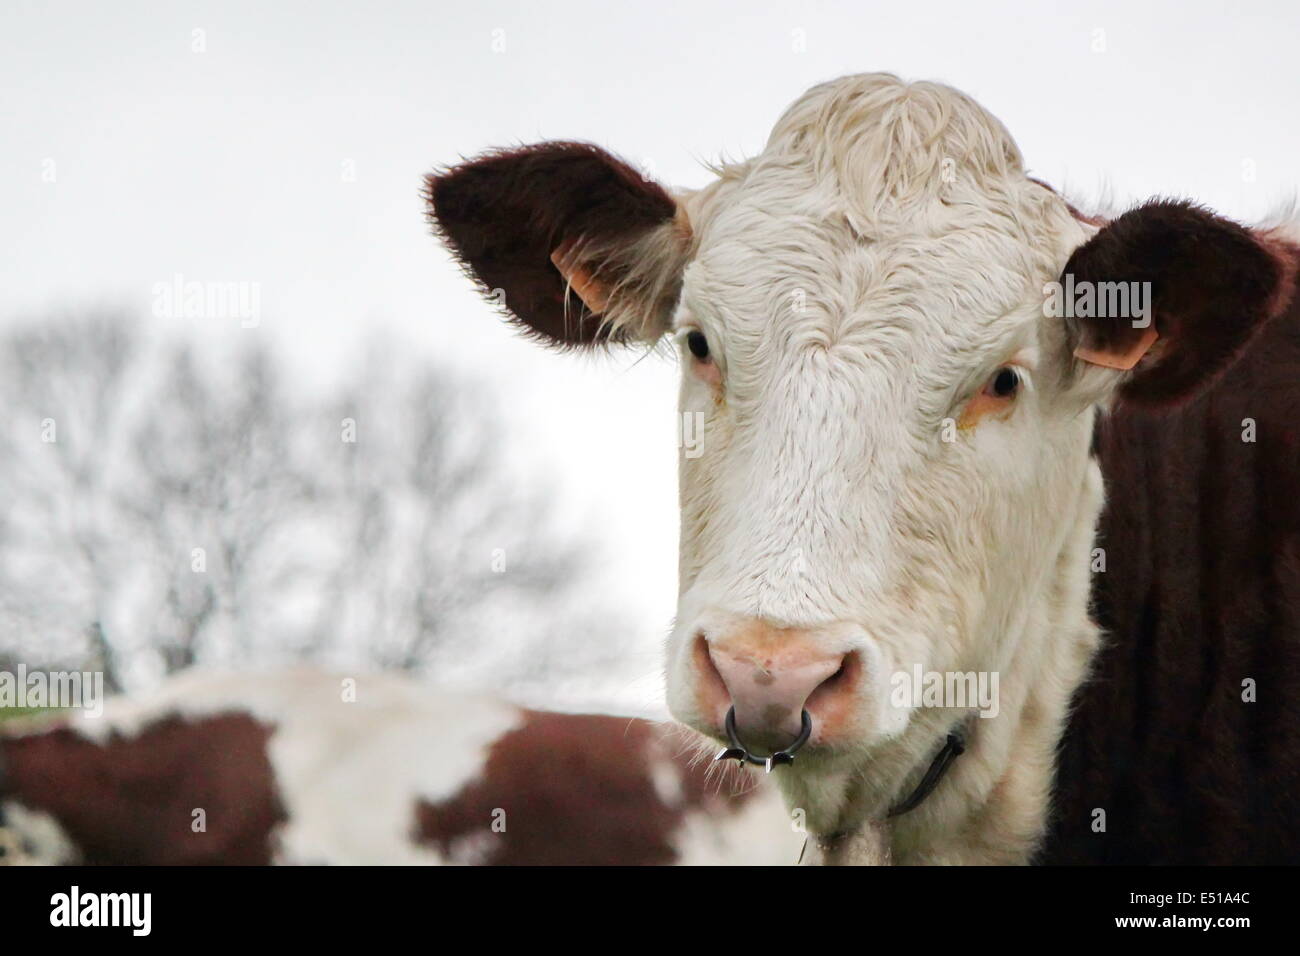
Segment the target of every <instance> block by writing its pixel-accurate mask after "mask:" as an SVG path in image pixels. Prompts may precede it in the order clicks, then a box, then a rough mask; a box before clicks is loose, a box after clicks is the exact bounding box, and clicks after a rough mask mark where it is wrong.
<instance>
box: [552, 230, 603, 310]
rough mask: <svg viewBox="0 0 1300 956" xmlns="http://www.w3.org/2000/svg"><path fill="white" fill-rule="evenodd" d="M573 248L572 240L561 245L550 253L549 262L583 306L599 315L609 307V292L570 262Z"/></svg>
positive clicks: (586, 272)
mask: <svg viewBox="0 0 1300 956" xmlns="http://www.w3.org/2000/svg"><path fill="white" fill-rule="evenodd" d="M573 246H574V243H573V241H572V240H569V241H567V242H564V243H561V245H560V247H559V248H558V249H555V250H554V251H552V252H551V262H552V264H554V266H555V268H557V269H559V270H560V275H562V276H564V281H565V282H567V283H569V285H570V286H571V287H572V288H573V291H574V292H576V293H578V298H579V299H581V300H582V301H583V304H584V305H586V307H587V308H589V309H591V311H592V312H595V313H596V314H597V315H599V314H600V313H602V312H604V311H605V309H606V308H607V307H608V306H609V291H608V290H607V289H606V288H605V286H604V285H603V284H602V283H599V282H597V281H596V280H595V279H593V278H592V277H591V273H590V272H588V271H587V269H586V268H585V267H583V266H580V265H578V264H577V263H576V262H574V261H572V253H573Z"/></svg>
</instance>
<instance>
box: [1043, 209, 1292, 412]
mask: <svg viewBox="0 0 1300 956" xmlns="http://www.w3.org/2000/svg"><path fill="white" fill-rule="evenodd" d="M1296 265H1297V249H1296V247H1294V246H1291V245H1290V244H1288V243H1285V242H1283V241H1282V240H1280V239H1278V238H1276V237H1273V236H1270V235H1268V234H1263V233H1258V232H1254V231H1252V230H1250V229H1247V228H1245V227H1244V226H1241V225H1239V224H1237V223H1235V222H1232V221H1230V220H1227V219H1224V218H1222V217H1221V216H1216V215H1215V214H1213V213H1211V212H1209V211H1208V210H1205V209H1202V208H1200V207H1198V206H1195V205H1193V204H1191V203H1187V202H1172V201H1154V202H1149V203H1147V204H1145V205H1143V206H1139V207H1138V208H1136V209H1132V210H1130V211H1129V212H1126V213H1124V215H1122V216H1120V217H1119V218H1117V219H1114V220H1112V221H1111V222H1110V223H1108V224H1107V225H1105V226H1104V227H1102V229H1101V230H1100V231H1099V232H1098V233H1097V234H1096V235H1094V236H1093V237H1092V238H1091V239H1089V240H1088V241H1087V242H1085V243H1084V244H1083V245H1082V246H1080V247H1079V248H1078V249H1076V250H1075V251H1074V254H1073V255H1072V256H1070V259H1069V261H1068V262H1067V263H1066V265H1065V269H1064V271H1063V273H1062V276H1061V281H1060V288H1059V290H1058V292H1060V293H1061V301H1060V303H1059V304H1060V305H1062V306H1063V317H1064V321H1065V323H1066V328H1067V330H1068V333H1069V336H1068V339H1069V346H1070V348H1071V349H1072V350H1073V354H1074V360H1075V361H1076V362H1077V363H1082V364H1081V365H1079V366H1076V367H1078V368H1080V370H1087V369H1089V368H1093V369H1096V368H1101V369H1110V370H1114V371H1113V372H1112V373H1111V375H1112V376H1114V377H1113V379H1112V381H1111V382H1110V387H1109V388H1108V391H1111V392H1112V393H1113V394H1118V396H1119V397H1120V398H1121V399H1123V400H1124V401H1126V402H1130V403H1133V404H1143V405H1167V404H1173V403H1177V402H1181V401H1184V400H1186V399H1188V398H1190V397H1192V396H1193V395H1195V394H1196V392H1197V391H1198V390H1199V389H1200V388H1202V387H1203V386H1204V385H1206V384H1208V383H1209V382H1210V381H1212V380H1213V379H1214V378H1215V377H1216V376H1217V375H1219V374H1220V373H1221V372H1223V371H1224V369H1226V368H1227V367H1228V366H1229V365H1231V364H1232V362H1233V361H1234V360H1235V359H1236V358H1237V357H1238V356H1239V355H1241V353H1242V351H1243V350H1244V349H1245V348H1246V347H1247V346H1248V345H1249V344H1250V342H1251V340H1252V339H1253V338H1254V336H1255V335H1256V334H1257V333H1258V332H1259V331H1260V330H1261V329H1262V328H1263V327H1264V325H1265V324H1266V323H1267V322H1268V321H1269V320H1270V319H1272V318H1273V317H1275V316H1276V315H1278V314H1279V313H1280V312H1282V311H1283V310H1284V309H1285V308H1286V306H1287V304H1288V303H1289V302H1290V300H1291V297H1292V294H1293V293H1294V291H1295V281H1296ZM1116 304H1119V305H1120V306H1121V307H1120V308H1118V309H1117V308H1115V306H1116ZM1116 313H1121V314H1116ZM1058 314H1060V313H1058ZM1108 377H1109V376H1108Z"/></svg>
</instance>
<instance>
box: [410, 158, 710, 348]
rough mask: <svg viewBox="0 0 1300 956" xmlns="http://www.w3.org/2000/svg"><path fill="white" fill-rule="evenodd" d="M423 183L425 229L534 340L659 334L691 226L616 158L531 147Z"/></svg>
mask: <svg viewBox="0 0 1300 956" xmlns="http://www.w3.org/2000/svg"><path fill="white" fill-rule="evenodd" d="M425 183H426V191H425V196H426V199H427V201H428V214H429V219H430V221H431V222H432V224H433V226H434V229H435V231H436V232H437V233H438V235H439V236H440V237H441V238H442V240H443V242H445V243H446V245H447V246H448V247H449V248H450V249H451V251H452V253H453V254H454V255H455V256H456V258H457V259H458V260H460V263H461V265H462V266H463V267H464V269H465V271H466V273H467V274H468V275H469V276H470V277H471V278H473V279H474V280H475V282H476V283H477V285H478V287H479V289H480V291H481V292H482V293H483V294H484V295H485V296H486V297H487V298H489V299H490V300H492V301H493V302H495V303H496V304H497V305H499V306H501V307H503V308H504V309H505V311H506V313H507V315H508V316H509V317H510V318H512V319H513V320H514V321H516V322H517V323H518V324H519V325H521V326H522V327H524V328H525V329H527V330H528V331H529V332H531V333H533V334H535V335H537V336H538V337H539V338H541V339H542V340H543V341H545V342H547V343H549V344H552V345H559V346H578V347H581V346H590V345H595V344H599V343H604V342H611V341H636V340H641V341H648V340H653V339H655V338H657V337H658V336H659V335H660V334H661V333H662V332H664V331H665V330H666V329H667V328H668V326H669V323H670V321H671V313H672V309H673V307H674V305H675V304H676V301H677V297H678V294H679V292H680V288H681V276H682V270H683V269H684V268H685V265H686V260H687V258H688V256H689V253H690V247H691V230H690V224H689V222H688V220H687V219H686V215H685V212H684V211H683V210H682V208H681V207H680V206H679V204H678V203H677V201H676V200H674V198H673V197H672V196H671V195H670V194H669V193H668V192H667V191H666V190H665V189H664V188H663V187H662V186H660V185H659V184H658V183H655V182H653V181H651V180H648V179H646V178H645V177H644V176H642V175H641V173H639V172H638V171H637V170H635V169H633V168H632V167H631V166H629V165H628V164H627V163H625V162H623V161H622V160H619V159H617V158H615V157H614V156H611V155H610V154H609V153H607V152H605V151H604V150H602V149H600V148H599V147H596V146H592V145H590V144H587V143H567V142H549V143H538V144H536V145H534V146H524V147H520V148H518V149H509V150H500V151H497V152H493V153H488V154H486V155H484V156H480V157H478V158H476V159H473V160H470V161H468V162H466V163H463V164H461V165H459V166H454V167H452V168H450V169H446V170H443V171H440V172H437V173H434V174H432V175H430V176H428V177H426V180H425Z"/></svg>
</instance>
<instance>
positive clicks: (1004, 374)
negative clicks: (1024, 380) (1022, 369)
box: [984, 365, 1020, 398]
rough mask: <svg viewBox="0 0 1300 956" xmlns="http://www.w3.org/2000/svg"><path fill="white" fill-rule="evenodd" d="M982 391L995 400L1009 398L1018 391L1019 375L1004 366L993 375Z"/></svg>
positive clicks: (1007, 366) (1009, 367)
mask: <svg viewBox="0 0 1300 956" xmlns="http://www.w3.org/2000/svg"><path fill="white" fill-rule="evenodd" d="M984 390H985V391H986V392H988V393H989V394H990V395H992V396H993V397H995V398H1011V397H1013V396H1014V395H1015V394H1016V392H1018V391H1020V373H1019V372H1017V371H1016V370H1015V369H1014V368H1012V367H1011V366H1009V365H1004V366H1003V367H1002V368H1000V369H998V370H997V371H996V372H995V373H994V374H993V377H992V378H991V379H989V383H988V385H986V386H984Z"/></svg>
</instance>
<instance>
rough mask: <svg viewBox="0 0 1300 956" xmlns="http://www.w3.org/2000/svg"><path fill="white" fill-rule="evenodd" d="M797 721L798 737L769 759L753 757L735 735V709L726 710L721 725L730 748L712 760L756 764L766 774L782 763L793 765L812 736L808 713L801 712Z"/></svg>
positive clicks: (723, 750)
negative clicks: (724, 718)
mask: <svg viewBox="0 0 1300 956" xmlns="http://www.w3.org/2000/svg"><path fill="white" fill-rule="evenodd" d="M799 719H800V722H801V726H800V728H799V736H798V737H796V738H795V739H794V740H793V741H791V742H790V743H789V744H788V745H787V746H785V747H783V748H782V749H780V750H778V751H777V752H776V753H774V754H772V755H771V756H770V757H755V756H754V755H753V754H752V753H750V752H749V748H747V747H746V746H745V745H744V744H742V743H741V742H740V735H739V734H737V733H736V708H735V707H730V708H728V710H727V719H726V720H725V721H724V722H723V724H724V726H725V727H726V729H727V740H728V741H730V742H731V746H729V747H724V748H723V749H722V751H721V752H720V753H719V754H718V755H717V756H716V757H714V758H713V760H714V762H715V763H716V762H717V761H719V760H736V761H739V762H740V763H742V764H743V763H752V764H757V765H758V766H760V767H766V768H767V772H768V773H771V772H772V768H773V767H779V766H780V765H781V764H783V763H794V755H795V753H796V752H797V751H798V750H799V748H800V747H802V746H803V745H804V744H806V743H807V742H808V738H809V737H811V736H812V717H810V716H809V715H808V711H806V710H804V711H802V712H801V713H800V718H799Z"/></svg>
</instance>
